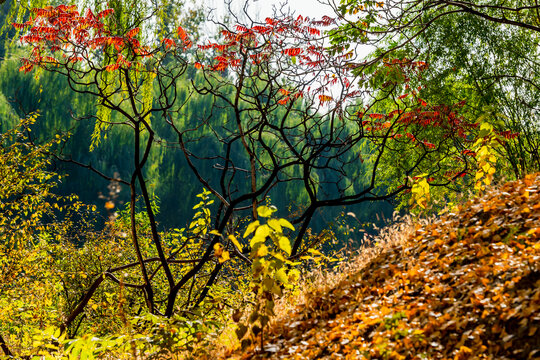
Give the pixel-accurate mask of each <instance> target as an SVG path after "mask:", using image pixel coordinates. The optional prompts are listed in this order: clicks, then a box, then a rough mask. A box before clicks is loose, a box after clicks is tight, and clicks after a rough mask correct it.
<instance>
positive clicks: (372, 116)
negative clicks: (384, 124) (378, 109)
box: [369, 114, 384, 119]
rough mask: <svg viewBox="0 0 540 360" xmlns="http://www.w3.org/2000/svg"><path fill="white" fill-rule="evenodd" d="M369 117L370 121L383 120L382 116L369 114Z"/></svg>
mask: <svg viewBox="0 0 540 360" xmlns="http://www.w3.org/2000/svg"><path fill="white" fill-rule="evenodd" d="M369 117H370V118H372V119H382V118H384V114H369Z"/></svg>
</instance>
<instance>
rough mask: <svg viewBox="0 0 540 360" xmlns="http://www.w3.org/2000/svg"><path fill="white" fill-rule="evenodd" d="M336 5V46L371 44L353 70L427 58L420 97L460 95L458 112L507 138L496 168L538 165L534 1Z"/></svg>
mask: <svg viewBox="0 0 540 360" xmlns="http://www.w3.org/2000/svg"><path fill="white" fill-rule="evenodd" d="M334 9H335V11H336V14H337V15H338V17H339V19H340V22H339V25H338V26H337V27H336V28H335V29H334V30H332V32H331V34H330V37H331V39H332V42H333V48H334V50H336V51H338V50H339V51H341V50H342V49H345V48H347V49H349V50H346V51H351V50H354V49H355V48H356V45H357V44H362V45H370V46H373V47H374V50H373V51H372V52H371V56H370V57H369V58H368V59H365V60H364V61H362V62H357V63H356V64H355V65H354V66H355V67H356V71H357V73H362V72H367V73H372V72H373V71H376V69H377V68H378V67H379V66H380V62H381V60H383V59H385V58H388V57H389V56H397V57H403V56H406V57H409V58H414V59H418V60H421V61H426V62H427V63H429V64H430V67H429V69H428V70H427V71H426V72H425V74H424V77H423V78H422V79H421V80H420V81H419V82H418V83H417V84H416V85H422V86H423V88H424V90H422V92H421V96H422V97H423V98H425V99H428V100H432V101H434V102H444V103H447V104H448V103H455V102H459V101H463V100H465V101H466V102H467V104H466V106H465V108H464V111H465V113H464V115H466V116H467V117H469V118H470V119H482V121H488V122H490V123H491V124H492V125H493V126H495V129H496V130H497V132H498V133H499V134H500V135H502V136H503V137H505V138H506V141H505V142H504V144H503V146H502V147H501V148H500V149H499V152H500V154H499V155H500V158H501V159H504V160H502V161H501V162H500V164H499V165H500V168H501V171H500V172H501V174H503V173H504V174H505V175H507V176H514V177H522V176H523V175H524V174H526V173H528V172H534V171H538V169H539V167H538V165H539V164H540V162H539V152H538V151H539V144H540V143H539V128H538V119H537V117H536V112H535V110H534V109H535V108H536V107H537V104H538V99H537V97H536V95H535V94H536V93H537V87H538V68H537V65H536V64H537V63H538V61H537V60H538V59H537V55H536V54H537V48H538V30H539V29H540V28H539V27H538V21H537V12H538V10H539V7H538V4H536V3H534V2H531V1H517V2H516V1H503V2H487V3H482V4H479V3H475V2H468V1H457V2H456V1H430V2H420V1H413V2H409V3H406V4H404V3H402V2H399V1H390V2H367V3H360V2H358V1H341V3H340V4H339V5H334ZM518 135H519V136H518Z"/></svg>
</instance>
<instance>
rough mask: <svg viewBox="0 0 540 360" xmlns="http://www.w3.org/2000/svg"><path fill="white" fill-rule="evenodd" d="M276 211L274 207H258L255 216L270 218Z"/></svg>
mask: <svg viewBox="0 0 540 360" xmlns="http://www.w3.org/2000/svg"><path fill="white" fill-rule="evenodd" d="M275 211H276V208H275V207H268V206H259V207H258V208H257V214H258V215H259V216H260V217H263V218H267V217H270V216H272V214H273V213H274V212H275Z"/></svg>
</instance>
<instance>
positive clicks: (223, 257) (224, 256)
mask: <svg viewBox="0 0 540 360" xmlns="http://www.w3.org/2000/svg"><path fill="white" fill-rule="evenodd" d="M230 258H231V257H230V255H229V252H228V251H223V253H222V254H221V257H220V258H219V259H218V261H219V263H220V264H223V263H224V262H225V261H227V260H230Z"/></svg>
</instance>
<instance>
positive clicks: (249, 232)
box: [244, 220, 260, 239]
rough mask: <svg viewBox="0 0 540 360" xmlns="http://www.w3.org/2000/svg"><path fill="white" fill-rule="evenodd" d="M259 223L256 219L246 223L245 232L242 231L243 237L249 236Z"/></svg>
mask: <svg viewBox="0 0 540 360" xmlns="http://www.w3.org/2000/svg"><path fill="white" fill-rule="evenodd" d="M259 225H260V223H259V220H256V221H254V222H252V223H251V224H249V225H248V227H247V229H246V232H245V233H244V239H245V238H246V237H248V236H249V234H251V233H252V232H253V231H255V229H256V228H257V227H258V226H259Z"/></svg>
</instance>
